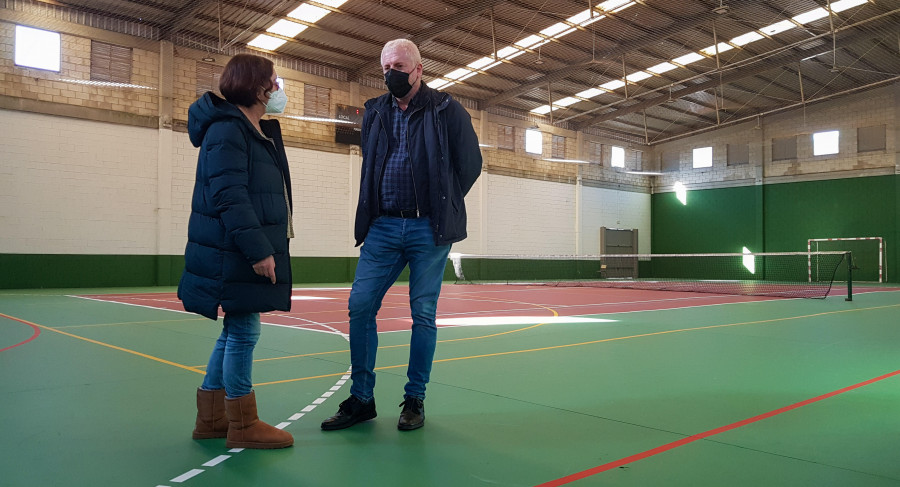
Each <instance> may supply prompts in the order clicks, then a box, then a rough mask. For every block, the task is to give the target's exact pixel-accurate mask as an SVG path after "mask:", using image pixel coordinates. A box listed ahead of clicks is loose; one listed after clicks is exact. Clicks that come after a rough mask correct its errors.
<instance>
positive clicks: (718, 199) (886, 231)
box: [650, 175, 900, 282]
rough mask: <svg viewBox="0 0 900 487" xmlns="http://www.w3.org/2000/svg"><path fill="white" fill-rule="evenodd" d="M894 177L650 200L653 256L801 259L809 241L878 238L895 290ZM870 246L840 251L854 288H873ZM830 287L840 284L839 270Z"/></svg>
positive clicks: (897, 184) (899, 236)
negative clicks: (781, 255) (850, 260)
mask: <svg viewBox="0 0 900 487" xmlns="http://www.w3.org/2000/svg"><path fill="white" fill-rule="evenodd" d="M898 191H900V175H893V176H877V177H865V178H852V179H832V180H824V181H808V182H798V183H783V184H769V185H765V186H749V187H737V188H725V189H709V190H697V191H689V192H688V194H687V201H688V204H687V205H683V204H681V202H679V201H678V200H677V199H676V197H675V194H674V193H659V194H654V195H653V197H652V203H651V205H652V206H651V208H652V210H651V211H652V215H651V226H650V228H651V230H652V232H653V235H652V245H653V253H658V254H671V253H700V252H740V251H741V247H743V246H745V245H746V246H747V247H748V248H750V250H752V251H755V252H802V251H805V250H806V243H807V239H810V238H835V237H841V238H848V237H883V238H884V239H885V247H886V255H885V260H886V266H885V272H886V274H887V278H888V281H890V282H900V280H898V277H900V276H898V274H900V267H898V266H897V264H896V263H897V262H898V258H900V252H898V251H897V243H898V242H900V229H898V219H900V210H898V207H900V194H898ZM874 248H875V244H868V243H845V244H839V245H833V246H830V247H826V246H824V245H823V246H822V247H820V250H851V251H853V252H854V264H855V265H856V266H858V267H859V269H857V270H856V271H854V272H855V275H854V279H855V280H863V281H873V280H877V278H878V277H877V276H878V263H877V253H875V252H874V250H873V249H874ZM841 272H842V273H841V274H839V275H838V277H837V279H839V280H842V279H845V276H846V271H845V270H842V271H841Z"/></svg>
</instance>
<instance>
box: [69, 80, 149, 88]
mask: <svg viewBox="0 0 900 487" xmlns="http://www.w3.org/2000/svg"><path fill="white" fill-rule="evenodd" d="M60 81H62V82H63V83H75V84H79V85H89V86H108V87H111V88H138V89H142V90H155V89H156V88H154V87H152V86H144V85H133V84H129V83H114V82H112V81H93V80H89V79H71V78H62V79H60Z"/></svg>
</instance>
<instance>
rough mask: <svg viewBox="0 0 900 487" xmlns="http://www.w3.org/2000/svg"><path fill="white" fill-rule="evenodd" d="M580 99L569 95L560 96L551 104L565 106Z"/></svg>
mask: <svg viewBox="0 0 900 487" xmlns="http://www.w3.org/2000/svg"><path fill="white" fill-rule="evenodd" d="M580 101H581V100H579V99H578V98H573V97H571V96H567V97H565V98H560V99H559V100H556V101H555V102H553V104H554V105H556V106H558V107H567V106H569V105H574V104H576V103H578V102H580Z"/></svg>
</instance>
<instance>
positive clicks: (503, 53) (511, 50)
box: [497, 46, 522, 59]
mask: <svg viewBox="0 0 900 487" xmlns="http://www.w3.org/2000/svg"><path fill="white" fill-rule="evenodd" d="M517 52H522V51H521V50H520V49H519V48H518V47H513V46H506V47H504V48H503V49H500V50H499V51H497V57H498V58H500V59H503V58H505V57H507V56H509V55H511V54H515V53H517Z"/></svg>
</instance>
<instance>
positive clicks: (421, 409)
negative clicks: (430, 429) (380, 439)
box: [397, 397, 425, 431]
mask: <svg viewBox="0 0 900 487" xmlns="http://www.w3.org/2000/svg"><path fill="white" fill-rule="evenodd" d="M400 405H401V406H403V411H401V412H400V422H398V423H397V429H401V430H403V431H409V430H414V429H418V428H421V427H422V426H424V425H425V403H424V402H422V400H421V399H419V398H417V397H407V398H404V399H403V402H401V403H400Z"/></svg>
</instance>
